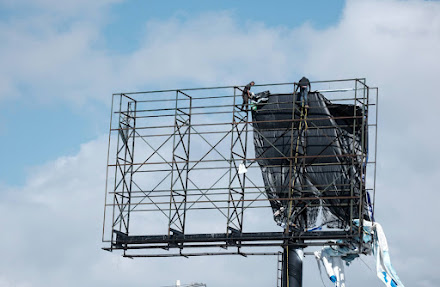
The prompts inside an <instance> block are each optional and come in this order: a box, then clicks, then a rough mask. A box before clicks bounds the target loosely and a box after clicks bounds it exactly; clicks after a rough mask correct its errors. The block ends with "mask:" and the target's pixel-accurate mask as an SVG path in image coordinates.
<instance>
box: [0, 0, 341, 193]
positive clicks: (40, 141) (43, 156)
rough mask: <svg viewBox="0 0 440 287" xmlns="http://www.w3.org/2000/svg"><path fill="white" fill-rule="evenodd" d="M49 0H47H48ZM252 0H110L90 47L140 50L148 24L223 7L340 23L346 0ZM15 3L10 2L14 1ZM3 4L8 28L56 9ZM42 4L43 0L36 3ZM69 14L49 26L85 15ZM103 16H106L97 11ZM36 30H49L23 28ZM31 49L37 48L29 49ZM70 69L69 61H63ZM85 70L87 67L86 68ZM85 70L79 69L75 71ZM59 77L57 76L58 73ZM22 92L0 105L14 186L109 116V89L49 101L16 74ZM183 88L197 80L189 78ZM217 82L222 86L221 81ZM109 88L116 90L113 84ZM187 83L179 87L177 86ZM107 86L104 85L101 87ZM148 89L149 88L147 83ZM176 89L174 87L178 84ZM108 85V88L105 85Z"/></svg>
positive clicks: (6, 178)
mask: <svg viewBox="0 0 440 287" xmlns="http://www.w3.org/2000/svg"><path fill="white" fill-rule="evenodd" d="M43 2H44V1H43ZM253 2H254V1H239V2H238V1H218V2H212V1H211V2H208V1H184V2H183V1H171V2H168V1H167V2H164V3H162V2H155V1H121V2H120V3H115V4H113V5H109V6H105V7H104V8H102V9H103V11H105V12H106V15H105V17H104V18H105V19H104V20H102V22H101V23H100V24H99V27H98V28H97V34H96V39H93V40H92V41H91V42H92V43H91V45H92V46H93V48H95V49H96V50H97V51H98V52H100V53H105V54H107V55H109V56H110V57H111V56H112V55H119V54H130V53H133V52H134V51H136V50H137V49H139V47H140V45H142V39H143V37H144V36H145V33H146V23H147V22H149V21H163V20H164V19H165V20H166V19H172V18H177V19H181V20H182V21H186V20H187V19H191V18H193V17H198V16H199V15H201V14H204V13H206V12H213V11H226V12H228V13H230V15H231V17H232V18H233V19H234V21H236V22H237V24H238V25H239V26H245V25H246V24H248V25H252V23H254V22H258V23H263V24H264V25H266V26H268V27H285V28H293V27H295V26H300V25H303V24H304V23H308V24H310V25H312V26H313V27H316V28H318V29H323V28H326V27H328V26H331V25H335V24H336V23H337V21H338V19H339V18H340V17H341V13H342V8H343V1H339V0H338V1H331V2H330V1H313V2H305V1H279V2H277V4H276V5H272V4H271V3H269V2H259V3H253ZM11 3H12V2H11ZM11 3H8V2H6V3H3V4H2V3H0V7H2V8H3V9H1V10H2V12H0V13H1V14H0V15H1V16H0V19H1V20H2V21H1V23H2V24H3V25H5V26H6V27H7V25H8V24H10V25H14V24H15V23H16V22H22V21H26V19H29V18H32V17H38V16H39V15H40V14H47V15H52V17H53V14H52V13H55V12H57V10H56V11H55V12H53V11H49V12H47V11H46V10H45V9H44V8H45V6H44V5H43V6H42V7H41V6H39V5H38V4H34V5H32V4H31V3H26V4H29V5H26V6H25V4H22V5H20V4H15V3H14V4H11ZM37 3H38V2H37ZM68 16H69V17H66V19H62V20H58V19H55V20H54V21H56V26H54V27H51V28H52V29H54V30H56V31H59V32H61V33H62V32H63V31H68V30H69V29H71V28H72V26H73V25H75V24H76V22H77V21H78V19H81V18H82V17H83V15H81V14H79V15H77V14H69V15H68ZM100 16H101V15H100ZM26 30H27V31H31V32H32V34H37V35H38V34H39V33H42V34H43V33H45V31H44V29H42V30H39V29H37V28H34V27H26ZM29 49H32V47H29ZM64 68H65V69H69V67H68V66H67V67H64ZM83 68H84V69H87V67H83ZM78 72H79V73H80V72H81V71H80V70H79V71H78ZM53 81H56V79H53ZM15 83H16V87H15V88H16V89H17V90H18V94H19V96H18V97H14V98H12V99H7V100H6V101H4V103H3V104H2V105H1V108H0V109H1V110H0V114H1V115H0V120H1V125H0V130H1V133H0V137H1V141H2V143H3V144H2V145H3V146H4V149H6V150H10V151H11V152H7V153H5V154H4V156H3V158H4V160H5V161H6V162H8V163H9V164H8V168H5V169H4V170H3V172H2V173H1V174H0V182H4V183H7V184H11V185H17V184H22V183H23V182H24V181H25V179H26V174H27V171H28V170H29V168H30V167H32V166H33V165H38V164H42V163H44V162H46V161H48V160H53V159H56V158H57V157H59V156H61V155H68V154H73V153H75V152H77V151H78V147H79V145H80V144H81V143H84V142H86V141H89V140H91V139H93V138H95V137H97V136H98V135H100V134H102V133H104V132H105V131H106V129H107V123H106V122H105V120H103V119H105V116H106V115H107V114H106V111H107V109H108V108H109V102H110V94H108V95H102V97H101V98H100V100H99V101H94V97H92V99H87V101H86V102H84V103H81V105H80V106H78V105H75V104H72V103H71V102H66V101H63V99H58V98H57V94H60V93H63V92H64V91H63V89H64V88H63V87H60V88H61V89H60V90H51V89H50V87H49V88H47V90H45V91H44V93H51V94H53V97H51V99H50V101H46V100H45V101H41V100H40V98H35V97H33V96H31V94H33V93H35V90H34V89H33V87H32V84H31V83H29V82H27V81H26V80H22V79H15ZM182 84H185V87H192V85H195V84H196V83H191V81H189V82H188V81H187V82H184V83H182ZM218 84H220V85H221V84H222V83H221V80H220V81H219V83H218ZM103 85H106V87H105V90H106V91H113V92H118V91H119V90H117V87H115V86H113V87H112V84H111V83H103ZM179 87H182V86H179ZM103 88H104V87H103ZM145 88H147V89H148V88H149V87H145ZM173 88H175V87H173ZM103 90H104V89H103Z"/></svg>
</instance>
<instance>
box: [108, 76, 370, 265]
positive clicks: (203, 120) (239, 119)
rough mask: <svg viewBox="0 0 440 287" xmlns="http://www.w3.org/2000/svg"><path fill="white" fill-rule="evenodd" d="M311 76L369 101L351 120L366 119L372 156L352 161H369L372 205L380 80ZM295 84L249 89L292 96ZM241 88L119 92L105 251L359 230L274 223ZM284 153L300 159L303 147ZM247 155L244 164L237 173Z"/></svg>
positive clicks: (351, 99)
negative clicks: (294, 228) (298, 228)
mask: <svg viewBox="0 0 440 287" xmlns="http://www.w3.org/2000/svg"><path fill="white" fill-rule="evenodd" d="M311 83H312V87H313V90H318V91H319V92H320V93H321V94H323V95H325V96H326V97H327V98H328V99H330V100H331V101H332V102H339V103H350V104H353V105H355V106H360V107H363V108H365V110H368V115H367V114H365V115H361V116H360V115H358V116H356V117H354V118H353V121H355V120H356V118H361V119H362V123H363V124H365V126H367V127H368V133H369V136H368V137H365V138H363V139H362V140H363V141H366V144H369V149H370V158H369V159H368V160H367V159H362V162H359V161H356V160H353V161H352V163H351V164H353V165H360V164H365V165H366V166H367V168H366V174H363V175H362V176H363V181H362V184H363V185H365V186H363V187H362V190H363V192H361V195H360V197H362V196H365V192H369V193H370V194H372V197H373V199H372V201H373V208H374V198H375V176H376V141H377V140H376V135H377V99H378V89H377V88H372V87H369V86H368V85H366V81H365V79H358V78H356V79H345V80H331V81H315V82H311ZM296 85H297V84H296V83H278V84H265V85H255V86H254V87H253V88H252V89H253V90H256V91H258V90H263V89H270V91H271V92H272V93H281V94H292V95H293V93H294V91H295V89H296ZM241 94H242V86H227V87H211V88H197V89H177V90H162V91H148V92H136V93H117V94H113V100H112V111H111V123H110V132H109V157H108V161H107V184H106V200H105V207H104V209H105V212H104V224H103V237H102V240H103V242H104V243H105V244H106V245H107V246H106V247H105V248H104V249H105V250H110V251H112V250H123V255H124V256H127V257H169V256H200V255H229V254H239V255H276V254H278V250H279V247H280V246H286V245H290V246H292V245H296V246H300V247H307V246H319V245H325V244H328V243H327V240H330V239H350V238H354V237H356V236H357V237H359V236H360V232H361V227H358V228H355V227H353V226H350V228H349V229H346V230H315V231H307V230H304V232H299V233H298V232H296V233H295V232H289V231H288V230H287V229H284V230H283V229H281V228H279V227H277V226H276V225H275V224H273V221H272V218H271V212H272V211H271V210H270V207H269V203H268V202H269V200H272V199H270V198H267V195H266V194H265V186H264V183H263V181H262V179H261V173H260V167H259V166H258V164H257V158H256V156H255V153H254V146H253V142H252V140H253V137H252V135H251V133H253V132H255V131H254V129H253V125H254V124H255V122H254V121H253V120H252V118H251V115H250V113H249V112H247V111H244V110H243V109H242V108H241V103H242V100H241ZM292 117H293V116H292ZM295 120H298V119H294V118H292V119H291V121H295ZM309 124H311V125H312V124H313V123H309ZM293 126H294V125H292V128H293ZM286 159H288V160H289V161H290V162H291V163H292V165H293V164H294V163H295V160H297V159H298V155H295V154H294V153H291V154H290V155H288V156H286ZM243 162H245V163H247V164H246V166H247V169H248V171H247V172H246V173H241V172H239V165H240V163H243ZM292 177H293V176H292ZM357 199H358V200H359V198H357ZM285 200H291V201H293V202H294V204H295V202H298V200H307V199H301V198H300V199H298V198H295V199H293V198H287V199H285ZM352 200H354V198H353V199H352ZM361 202H363V201H362V200H361ZM357 216H359V215H357ZM266 218H268V219H267V220H266ZM354 218H356V215H354ZM255 219H257V220H255ZM255 221H257V222H255ZM271 223H272V224H271ZM219 247H221V248H222V249H221V250H220V251H219V250H218V248H219ZM255 247H261V248H262V249H260V250H257V251H255V250H254V249H255ZM190 248H193V249H190ZM212 248H215V250H214V251H213V249H212ZM187 250H193V251H190V252H187ZM194 250H195V251H194Z"/></svg>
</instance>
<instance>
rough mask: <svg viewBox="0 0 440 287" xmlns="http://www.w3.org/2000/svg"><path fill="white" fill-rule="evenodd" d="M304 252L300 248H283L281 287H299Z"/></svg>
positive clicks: (300, 284)
mask: <svg viewBox="0 0 440 287" xmlns="http://www.w3.org/2000/svg"><path fill="white" fill-rule="evenodd" d="M303 258H304V252H303V249H302V248H294V247H288V246H287V247H284V251H283V270H282V277H281V282H282V284H281V287H301V286H302V268H303V266H302V265H303Z"/></svg>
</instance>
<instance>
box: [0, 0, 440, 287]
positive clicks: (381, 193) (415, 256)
mask: <svg viewBox="0 0 440 287" xmlns="http://www.w3.org/2000/svg"><path fill="white" fill-rule="evenodd" d="M200 2H201V1H200ZM200 2H199V1H185V3H184V4H182V3H177V1H176V2H175V3H174V2H171V3H168V4H151V3H140V1H116V0H115V1H105V0H99V1H92V2H91V1H83V0H81V1H61V2H60V1H54V0H34V1H30V0H29V1H27V0H22V1H12V0H0V39H2V43H1V44H0V66H1V69H0V146H1V151H2V154H1V155H2V159H3V165H2V167H1V168H0V216H1V218H2V220H1V224H0V226H1V227H2V236H1V237H0V258H1V259H0V286H121V285H123V284H124V285H125V286H152V287H155V286H166V285H172V284H173V283H174V282H175V280H176V279H181V280H182V282H183V283H189V282H194V281H199V282H205V283H207V284H208V286H210V287H216V286H225V285H226V284H227V285H230V286H274V284H275V271H276V259H275V258H268V257H251V258H238V257H222V258H217V257H216V258H210V257H202V258H191V259H181V258H178V259H153V260H150V259H148V260H143V259H140V260H130V259H125V258H122V257H121V256H120V254H117V253H108V252H105V251H102V250H101V249H100V248H101V247H102V246H103V244H102V243H101V242H100V240H101V224H102V211H103V210H102V206H103V201H104V184H105V164H106V140H107V139H106V134H107V130H108V120H109V114H110V101H111V94H112V93H113V92H120V91H137V90H153V89H160V88H189V87H197V86H210V85H216V86H217V85H241V84H245V83H247V82H248V81H249V80H250V79H252V80H255V81H256V82H258V83H270V82H284V81H289V82H291V81H295V80H297V79H299V78H300V77H301V76H302V75H308V77H309V78H310V79H312V80H326V79H337V78H352V77H366V78H367V83H369V84H371V85H373V86H378V87H379V88H380V115H379V125H380V126H379V141H378V144H379V154H378V161H379V162H378V174H377V197H376V219H377V220H378V221H379V222H381V223H382V225H383V227H384V229H385V232H386V234H387V236H388V240H389V244H390V248H391V256H392V261H393V265H394V267H395V268H396V270H397V272H398V274H399V275H400V277H401V279H402V281H403V283H404V284H405V285H406V286H421V287H424V286H435V285H436V284H437V282H439V280H440V275H439V273H438V264H437V263H436V261H435V258H436V257H437V256H438V247H437V245H438V244H436V243H437V242H438V240H437V238H438V236H439V233H438V231H436V229H437V227H436V224H435V219H438V218H439V216H438V212H437V209H438V202H439V200H440V195H439V193H438V192H437V190H436V186H437V184H435V183H436V182H437V180H438V178H439V177H440V167H439V165H438V163H439V162H440V155H439V152H438V150H437V148H438V140H439V136H438V126H437V123H438V122H440V113H439V112H438V107H439V104H440V99H439V97H438V95H437V90H436V89H437V84H438V79H437V78H438V75H440V57H439V56H438V53H439V52H438V51H439V50H440V2H437V1H391V0H390V1H346V2H343V1H331V4H329V3H330V1H314V3H313V4H304V3H300V2H303V1H280V2H278V4H277V5H276V6H270V5H269V4H251V2H252V1H240V4H236V3H235V1H223V2H222V4H207V3H205V2H204V3H200ZM288 2H289V3H288ZM290 2H292V3H290ZM364 261H365V264H366V265H368V266H369V268H372V269H373V270H374V268H375V266H374V260H373V259H372V258H364ZM305 264H306V268H305V271H304V272H305V279H304V286H321V285H322V283H321V281H320V279H319V277H317V276H316V275H317V274H318V273H317V272H318V271H317V267H316V263H315V262H314V259H313V258H307V259H306V261H305ZM365 264H364V262H361V261H360V260H357V262H355V263H354V264H353V265H352V266H350V267H349V268H348V269H347V286H382V283H381V282H380V281H379V279H378V278H376V275H375V272H373V271H372V270H370V269H369V268H368V267H366V265H365ZM325 283H326V284H327V286H330V284H329V283H330V282H329V281H325ZM318 284H319V285H318Z"/></svg>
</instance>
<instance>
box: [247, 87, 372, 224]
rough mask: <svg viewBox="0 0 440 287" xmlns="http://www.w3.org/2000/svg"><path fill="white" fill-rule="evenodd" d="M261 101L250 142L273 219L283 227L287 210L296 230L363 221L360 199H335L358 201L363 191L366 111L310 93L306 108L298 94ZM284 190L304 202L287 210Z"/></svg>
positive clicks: (277, 95) (280, 95) (271, 97)
mask: <svg viewBox="0 0 440 287" xmlns="http://www.w3.org/2000/svg"><path fill="white" fill-rule="evenodd" d="M258 96H259V95H258V94H257V97H258ZM264 97H266V98H268V100H267V101H266V102H265V103H262V104H258V105H257V107H256V109H254V110H253V111H252V117H253V129H254V144H255V153H256V158H257V161H258V164H259V165H260V168H261V171H262V175H263V180H264V184H265V190H266V194H267V196H268V198H269V199H270V204H271V206H272V210H273V212H274V219H275V221H277V223H278V224H280V225H283V224H286V221H287V217H288V214H289V209H290V210H291V211H290V222H291V226H292V227H293V229H295V227H296V228H298V229H299V230H305V229H310V228H315V227H318V226H323V225H324V226H327V227H338V228H345V227H346V226H347V225H348V223H349V222H350V219H354V218H359V217H363V216H364V215H362V216H361V215H360V214H359V211H360V200H359V199H349V198H336V197H350V196H356V197H359V196H360V193H361V190H362V189H364V188H363V187H361V186H363V183H362V178H361V174H362V173H363V172H364V171H361V170H363V169H364V166H365V158H366V155H367V146H366V144H362V143H366V142H368V140H367V130H368V129H367V127H366V122H365V116H366V112H367V111H366V110H363V108H361V107H359V106H357V105H346V104H335V103H332V102H330V101H329V100H328V99H326V98H325V97H324V96H323V95H322V94H320V93H318V92H309V94H308V105H309V107H308V108H305V107H303V106H301V104H300V103H299V102H296V103H295V102H294V100H293V99H296V98H297V95H292V94H270V93H269V92H264ZM292 119H293V120H292ZM362 145H363V146H362ZM289 189H290V190H291V192H290V193H291V197H292V198H303V199H304V200H295V201H292V205H291V206H290V205H289V200H287V199H288V197H289ZM364 193H365V191H363V194H364ZM307 198H317V199H307ZM362 198H363V197H362ZM362 200H364V199H362ZM362 205H363V207H364V208H363V213H362V214H367V212H366V204H365V202H362Z"/></svg>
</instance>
